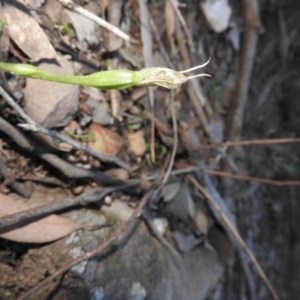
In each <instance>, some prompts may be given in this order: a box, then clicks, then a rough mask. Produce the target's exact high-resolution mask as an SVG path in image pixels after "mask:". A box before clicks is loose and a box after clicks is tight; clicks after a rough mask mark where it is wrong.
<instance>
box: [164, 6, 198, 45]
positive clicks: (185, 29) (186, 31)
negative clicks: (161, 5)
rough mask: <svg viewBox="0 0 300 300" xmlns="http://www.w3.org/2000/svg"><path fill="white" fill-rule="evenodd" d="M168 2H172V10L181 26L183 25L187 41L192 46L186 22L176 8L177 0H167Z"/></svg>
mask: <svg viewBox="0 0 300 300" xmlns="http://www.w3.org/2000/svg"><path fill="white" fill-rule="evenodd" d="M169 1H170V3H171V4H172V6H173V8H174V10H175V13H176V15H177V17H178V19H179V21H180V23H181V26H182V27H183V30H184V32H185V34H186V36H187V39H188V43H189V44H190V46H191V47H194V44H193V39H192V37H191V34H190V32H189V30H188V28H187V26H186V23H185V20H184V18H183V16H182V14H181V11H180V10H179V9H178V1H177V0H169Z"/></svg>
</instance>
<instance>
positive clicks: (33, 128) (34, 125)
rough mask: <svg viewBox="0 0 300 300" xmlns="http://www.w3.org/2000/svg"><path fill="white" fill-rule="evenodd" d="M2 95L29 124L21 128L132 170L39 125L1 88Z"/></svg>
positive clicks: (21, 125) (115, 160)
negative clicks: (44, 135)
mask: <svg viewBox="0 0 300 300" xmlns="http://www.w3.org/2000/svg"><path fill="white" fill-rule="evenodd" d="M0 94H1V96H2V97H3V98H4V99H5V100H6V102H7V103H8V104H9V105H10V106H11V107H12V108H13V109H15V110H16V111H17V112H18V113H19V114H20V116H21V117H22V118H23V119H24V120H25V121H26V122H27V124H19V126H20V127H22V128H25V129H27V130H31V131H33V132H40V133H43V134H46V135H48V136H51V137H52V138H54V139H57V140H59V141H61V142H64V143H67V144H69V145H71V146H72V147H74V148H75V149H77V150H82V151H84V152H85V153H87V154H89V155H91V156H93V157H95V158H97V159H99V160H103V161H108V162H112V163H114V164H116V165H118V166H120V167H122V168H124V169H127V170H128V169H130V167H129V166H128V164H127V163H125V162H123V161H121V160H120V159H118V158H117V157H114V156H109V155H104V154H101V153H99V152H97V151H95V150H93V149H91V148H89V147H87V146H86V145H84V144H82V143H80V142H77V141H75V140H73V139H72V138H70V137H69V136H65V135H61V134H59V133H58V132H56V131H54V130H50V129H47V128H45V127H43V126H41V125H39V124H37V123H36V122H35V121H34V120H32V119H31V118H30V117H29V116H28V115H27V114H26V113H25V111H24V110H23V109H22V107H21V106H20V105H19V104H17V103H16V102H15V101H14V99H13V98H12V97H11V96H10V95H9V94H8V93H7V92H6V91H5V90H4V89H3V88H2V87H1V86H0Z"/></svg>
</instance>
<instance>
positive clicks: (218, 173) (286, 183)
mask: <svg viewBox="0 0 300 300" xmlns="http://www.w3.org/2000/svg"><path fill="white" fill-rule="evenodd" d="M204 171H205V172H206V173H209V174H211V175H216V176H221V177H227V178H234V179H237V180H245V181H251V182H259V183H265V184H271V185H277V186H292V185H300V180H286V181H280V180H273V179H266V178H258V177H252V176H247V175H241V174H231V173H228V172H222V171H217V170H210V169H204Z"/></svg>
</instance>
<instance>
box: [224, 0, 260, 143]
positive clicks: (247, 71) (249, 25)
mask: <svg viewBox="0 0 300 300" xmlns="http://www.w3.org/2000/svg"><path fill="white" fill-rule="evenodd" d="M242 2H243V11H244V22H245V30H244V34H243V36H244V38H243V48H242V54H241V57H240V64H239V65H240V67H239V71H238V74H237V76H236V85H235V93H234V97H233V100H232V109H231V111H230V115H229V118H228V120H229V122H228V124H227V128H226V129H227V133H228V137H229V139H230V140H239V139H240V136H241V132H242V126H243V121H244V111H245V108H246V104H247V99H248V91H249V86H250V81H251V76H252V69H253V66H254V61H255V53H256V46H257V41H258V31H259V29H260V27H261V25H260V20H259V12H258V1H257V0H243V1H242Z"/></svg>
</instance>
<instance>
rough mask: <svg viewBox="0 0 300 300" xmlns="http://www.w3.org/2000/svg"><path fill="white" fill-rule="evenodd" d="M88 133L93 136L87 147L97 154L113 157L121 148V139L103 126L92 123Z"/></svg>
mask: <svg viewBox="0 0 300 300" xmlns="http://www.w3.org/2000/svg"><path fill="white" fill-rule="evenodd" d="M89 133H90V134H92V135H93V140H92V141H90V142H89V143H88V146H89V147H90V148H92V149H94V150H95V151H98V152H99V153H102V154H106V155H112V156H114V155H117V154H118V153H119V151H120V150H121V148H122V147H123V139H122V138H121V137H120V136H119V135H118V134H117V133H116V132H114V131H112V130H110V129H107V128H105V127H103V126H100V125H98V124H95V123H92V124H91V126H90V127H89Z"/></svg>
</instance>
